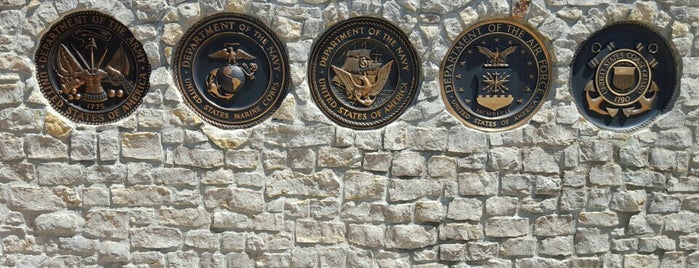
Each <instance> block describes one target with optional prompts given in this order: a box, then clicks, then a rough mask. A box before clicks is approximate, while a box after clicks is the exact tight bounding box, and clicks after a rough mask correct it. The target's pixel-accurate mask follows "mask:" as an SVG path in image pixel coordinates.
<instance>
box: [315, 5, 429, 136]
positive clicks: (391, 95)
mask: <svg viewBox="0 0 699 268" xmlns="http://www.w3.org/2000/svg"><path fill="white" fill-rule="evenodd" d="M312 51H313V52H312V55H311V58H310V61H309V64H308V74H309V81H310V88H311V93H312V94H311V95H312V96H313V100H314V101H315V103H316V104H317V105H318V107H319V108H320V110H321V111H323V113H324V114H325V115H326V116H328V117H329V118H330V119H331V120H332V121H334V122H335V123H337V124H339V125H341V126H343V127H348V128H353V129H359V130H361V129H375V128H379V127H381V126H385V125H387V124H389V123H391V122H393V121H394V120H396V119H397V118H398V117H399V116H400V115H401V114H402V113H403V112H404V111H405V109H407V108H408V106H410V104H411V103H412V102H413V100H414V99H415V96H416V95H417V90H418V88H417V87H418V84H419V80H420V69H419V67H420V63H419V62H418V57H417V55H416V53H415V49H414V48H413V47H412V46H411V44H410V41H409V40H408V38H407V36H406V35H405V34H404V33H403V32H402V31H401V30H400V29H398V28H397V27H395V26H393V25H391V24H390V23H389V22H387V21H384V20H383V19H378V18H371V17H356V18H351V19H348V20H345V21H342V22H339V23H337V24H335V25H333V26H332V27H330V29H328V30H327V31H326V32H325V33H324V34H323V35H322V36H321V37H320V38H319V39H318V40H317V41H316V42H315V44H314V45H313V50H312Z"/></svg>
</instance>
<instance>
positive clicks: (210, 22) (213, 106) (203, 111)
mask: <svg viewBox="0 0 699 268" xmlns="http://www.w3.org/2000/svg"><path fill="white" fill-rule="evenodd" d="M173 70H174V72H175V79H176V83H177V86H178V88H179V89H180V93H182V96H183V97H184V99H185V101H186V103H187V104H188V105H189V107H191V108H192V109H193V110H194V111H196V113H198V114H199V115H200V116H201V117H202V118H203V119H204V121H206V122H208V123H210V124H212V125H215V126H217V127H220V128H246V127H250V126H253V125H256V124H258V123H260V122H262V121H264V120H265V119H267V118H268V117H269V116H271V115H272V113H274V111H275V110H276V109H277V108H278V107H279V105H280V104H281V101H283V100H284V97H285V96H286V94H287V88H288V86H289V81H290V74H289V60H288V55H287V50H286V47H285V46H284V44H283V43H282V42H281V40H279V38H278V37H277V36H276V35H275V34H274V32H273V31H272V30H271V29H270V28H269V27H267V26H265V25H264V24H263V23H262V22H261V21H259V20H257V19H255V18H253V17H250V16H247V15H242V14H236V13H220V14H216V15H213V16H210V17H207V18H205V19H203V20H201V21H199V22H197V23H196V24H195V25H194V26H192V28H190V29H189V30H188V31H187V33H185V35H184V36H183V37H182V40H180V42H179V44H178V45H177V48H176V49H175V58H174V60H173Z"/></svg>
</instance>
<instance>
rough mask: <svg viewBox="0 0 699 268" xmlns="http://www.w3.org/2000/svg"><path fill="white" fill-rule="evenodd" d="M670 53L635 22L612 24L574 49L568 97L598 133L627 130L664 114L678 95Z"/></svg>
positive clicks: (668, 47)
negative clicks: (572, 99)
mask: <svg viewBox="0 0 699 268" xmlns="http://www.w3.org/2000/svg"><path fill="white" fill-rule="evenodd" d="M675 55H676V52H675V50H674V49H673V48H672V47H671V45H670V44H669V43H668V41H666V39H665V38H663V37H662V36H661V35H660V34H658V33H657V32H656V31H654V30H652V29H651V28H650V27H648V26H645V25H643V24H641V23H639V22H618V23H614V24H611V25H609V26H607V27H605V28H603V29H601V30H599V31H598V32H596V33H594V34H592V35H591V36H590V38H589V39H588V40H587V41H585V42H584V43H583V44H581V45H580V46H579V47H578V50H577V53H576V56H575V59H574V60H573V63H572V66H571V73H572V74H571V82H570V83H571V85H570V87H571V93H572V95H573V98H574V99H575V102H576V104H577V106H578V110H580V112H581V113H582V115H583V116H584V117H585V118H587V119H588V120H589V121H590V122H592V123H593V124H595V125H597V126H598V127H601V128H604V129H608V130H614V131H626V130H633V129H636V128H638V127H642V126H643V125H645V124H648V123H650V122H651V121H652V119H653V118H655V117H656V116H657V115H659V114H661V113H663V112H664V111H666V110H667V109H669V108H670V105H671V104H672V102H673V101H674V100H675V98H676V97H677V95H678V90H677V89H676V88H677V86H678V84H679V77H678V74H679V73H680V72H679V71H678V68H679V66H680V65H681V63H678V62H677V60H676V59H677V57H676V56H675Z"/></svg>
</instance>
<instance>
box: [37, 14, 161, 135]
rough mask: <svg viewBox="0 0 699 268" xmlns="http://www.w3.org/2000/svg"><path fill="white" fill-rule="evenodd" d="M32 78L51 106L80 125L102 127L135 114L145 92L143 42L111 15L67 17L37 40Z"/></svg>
mask: <svg viewBox="0 0 699 268" xmlns="http://www.w3.org/2000/svg"><path fill="white" fill-rule="evenodd" d="M34 63H35V64H36V70H37V71H36V76H37V80H38V82H39V86H40V88H41V93H43V95H44V97H46V99H47V100H48V101H49V103H50V104H51V106H52V107H53V108H54V109H55V110H56V111H58V112H59V113H61V114H62V115H64V116H65V117H67V118H69V119H70V120H73V121H75V122H78V123H83V124H92V125H98V124H105V123H110V122H114V121H117V120H119V119H122V118H124V117H127V116H129V115H130V114H131V113H133V112H134V111H135V110H136V108H137V107H138V106H139V105H141V102H142V101H143V97H144V96H145V95H146V93H147V91H148V88H149V78H150V63H148V56H147V55H146V52H145V51H144V50H143V46H142V45H141V43H140V42H139V41H138V40H136V38H134V36H133V34H132V33H131V31H129V29H128V28H127V27H126V26H124V25H123V24H121V23H120V22H119V21H117V20H116V19H114V18H113V17H111V16H108V15H105V14H102V13H100V12H96V11H82V12H76V13H72V14H69V15H67V16H65V17H64V18H63V19H61V20H60V21H58V22H56V23H55V24H54V25H53V26H51V28H49V29H48V31H46V32H45V33H44V34H43V36H42V37H41V41H40V42H39V46H38V48H37V51H36V58H35V60H34Z"/></svg>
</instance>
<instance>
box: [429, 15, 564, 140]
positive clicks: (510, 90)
mask: <svg viewBox="0 0 699 268" xmlns="http://www.w3.org/2000/svg"><path fill="white" fill-rule="evenodd" d="M550 70H551V61H550V57H549V52H548V50H547V48H546V46H545V44H544V43H543V42H542V39H541V37H540V36H539V35H538V34H537V33H536V32H534V30H532V29H531V28H529V27H527V26H525V25H522V24H520V23H518V22H515V21H511V20H505V19H501V20H488V21H483V22H480V23H478V24H476V25H473V26H471V27H469V28H468V29H466V30H464V31H463V32H462V33H461V35H459V37H458V38H456V40H455V41H454V43H453V44H452V46H451V48H450V49H449V51H448V52H447V55H446V56H445V58H444V60H443V61H442V66H441V72H440V83H441V86H442V100H443V101H444V103H445V104H446V106H447V108H448V110H449V112H451V114H452V115H454V116H456V117H457V118H458V119H459V120H461V122H463V123H464V124H465V125H467V126H469V127H473V128H475V129H478V130H481V131H488V132H490V131H501V130H507V129H512V128H515V127H517V126H520V125H522V124H524V123H525V122H527V120H529V118H531V117H532V116H533V115H534V113H536V111H537V110H539V108H540V107H541V105H542V103H543V102H544V101H545V100H546V97H547V96H548V93H549V88H550V87H549V81H550V76H551V75H550Z"/></svg>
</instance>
